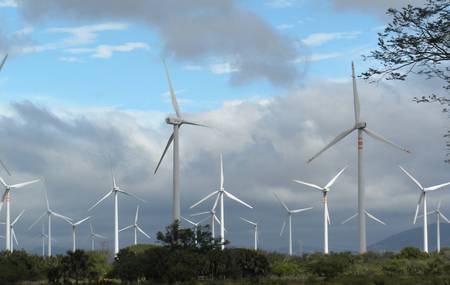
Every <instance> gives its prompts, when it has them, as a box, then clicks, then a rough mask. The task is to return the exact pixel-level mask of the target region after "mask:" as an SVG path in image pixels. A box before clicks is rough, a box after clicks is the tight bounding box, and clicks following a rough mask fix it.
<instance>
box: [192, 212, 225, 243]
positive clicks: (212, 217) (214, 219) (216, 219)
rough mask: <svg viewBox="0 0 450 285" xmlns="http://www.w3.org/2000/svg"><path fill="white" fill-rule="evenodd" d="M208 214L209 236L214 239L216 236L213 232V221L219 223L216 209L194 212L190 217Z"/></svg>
mask: <svg viewBox="0 0 450 285" xmlns="http://www.w3.org/2000/svg"><path fill="white" fill-rule="evenodd" d="M206 214H209V215H210V217H211V223H210V225H211V237H212V238H213V239H214V238H215V237H216V233H215V222H217V223H218V224H219V225H220V221H219V219H218V218H217V216H216V209H211V210H209V211H206V212H200V213H196V214H192V215H191V217H195V216H200V215H206Z"/></svg>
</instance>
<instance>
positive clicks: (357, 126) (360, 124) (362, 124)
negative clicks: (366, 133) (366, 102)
mask: <svg viewBox="0 0 450 285" xmlns="http://www.w3.org/2000/svg"><path fill="white" fill-rule="evenodd" d="M366 127H367V123H366V122H357V123H356V124H355V129H358V130H362V129H365V128H366Z"/></svg>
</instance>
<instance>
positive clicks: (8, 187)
mask: <svg viewBox="0 0 450 285" xmlns="http://www.w3.org/2000/svg"><path fill="white" fill-rule="evenodd" d="M39 181H40V179H35V180H32V181H28V182H23V183H17V184H13V185H10V184H7V183H6V182H5V180H3V178H2V177H0V182H1V184H2V185H3V187H5V192H4V193H3V197H2V201H1V202H0V210H1V208H2V206H3V204H4V203H5V202H6V250H11V247H10V245H11V243H10V240H11V232H10V228H11V208H10V207H11V206H10V204H11V193H10V192H11V190H13V189H18V188H22V187H25V186H27V185H30V184H33V183H36V182H39ZM14 191H15V190H14Z"/></svg>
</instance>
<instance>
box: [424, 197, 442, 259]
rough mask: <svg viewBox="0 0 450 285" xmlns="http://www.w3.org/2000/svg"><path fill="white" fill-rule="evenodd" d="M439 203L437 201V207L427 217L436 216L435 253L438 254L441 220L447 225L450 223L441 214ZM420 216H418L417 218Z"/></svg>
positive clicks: (439, 249)
mask: <svg viewBox="0 0 450 285" xmlns="http://www.w3.org/2000/svg"><path fill="white" fill-rule="evenodd" d="M441 202H442V201H441V200H439V203H438V205H437V207H436V208H435V209H434V210H433V211H431V212H428V215H433V214H434V215H436V251H437V252H438V253H439V252H441V218H442V219H444V221H446V222H447V223H450V220H449V219H448V218H447V217H446V216H445V215H444V214H443V213H442V212H441ZM422 216H423V215H420V216H418V217H422Z"/></svg>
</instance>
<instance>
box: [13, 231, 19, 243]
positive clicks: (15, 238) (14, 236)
mask: <svg viewBox="0 0 450 285" xmlns="http://www.w3.org/2000/svg"><path fill="white" fill-rule="evenodd" d="M11 235H12V237H13V239H14V241H15V242H16V245H17V247H19V242H18V241H17V237H16V232H15V231H14V229H11Z"/></svg>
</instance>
